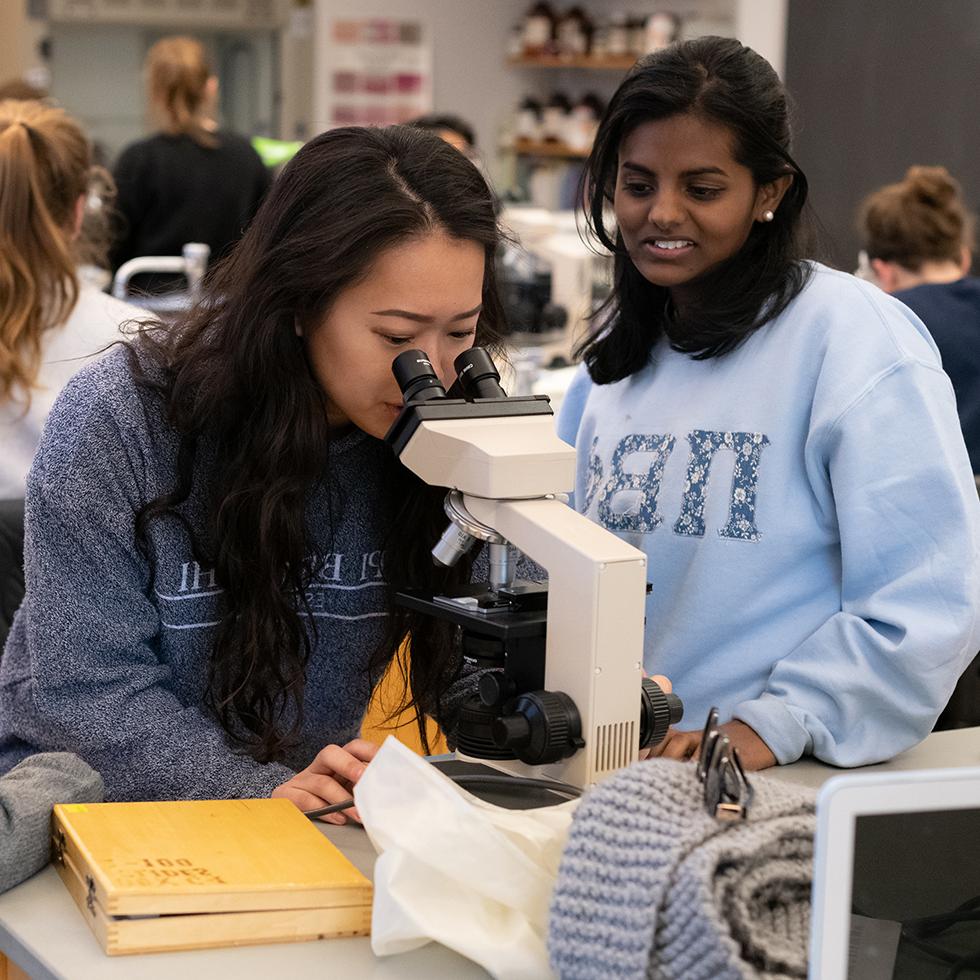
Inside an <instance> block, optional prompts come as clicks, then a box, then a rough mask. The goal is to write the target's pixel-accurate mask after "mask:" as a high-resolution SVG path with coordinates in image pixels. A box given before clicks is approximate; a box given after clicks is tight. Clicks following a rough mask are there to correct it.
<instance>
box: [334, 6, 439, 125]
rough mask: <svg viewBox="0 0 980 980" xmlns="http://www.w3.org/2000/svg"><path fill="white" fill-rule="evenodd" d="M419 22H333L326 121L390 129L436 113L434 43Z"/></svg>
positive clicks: (366, 20)
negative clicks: (430, 112)
mask: <svg viewBox="0 0 980 980" xmlns="http://www.w3.org/2000/svg"><path fill="white" fill-rule="evenodd" d="M428 34H429V32H428V28H427V25H425V24H423V23H422V22H420V21H417V20H401V19H394V18H381V17H371V18H363V19H354V18H349V17H343V18H341V17H337V18H331V20H330V22H329V30H328V32H327V37H326V38H325V39H324V42H325V47H324V51H323V59H324V64H325V65H326V83H327V84H326V88H327V91H326V93H321V94H325V96H326V99H325V109H326V113H325V115H326V119H325V122H326V124H327V125H328V126H331V127H332V126H388V125H391V124H392V123H403V122H407V121H408V120H409V119H413V118H414V117H415V116H418V115H421V114H422V113H424V112H429V111H430V110H431V109H432V44H431V40H430V38H429V36H428Z"/></svg>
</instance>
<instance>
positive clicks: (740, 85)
mask: <svg viewBox="0 0 980 980" xmlns="http://www.w3.org/2000/svg"><path fill="white" fill-rule="evenodd" d="M682 113H694V114H696V115H699V116H701V117H703V118H704V119H706V120H709V121H711V122H714V123H720V124H721V125H723V126H726V127H727V128H728V129H729V130H731V132H732V133H733V135H734V156H735V159H736V160H737V161H738V162H739V163H740V164H742V165H743V166H745V167H747V168H748V169H749V170H751V171H752V176H753V177H754V178H755V181H756V184H757V185H762V184H767V183H769V182H771V181H773V180H775V179H776V178H777V177H780V176H782V175H784V174H792V175H793V182H792V184H791V185H790V187H789V189H788V190H787V192H786V194H785V196H784V197H783V199H782V202H781V203H780V205H779V207H778V208H777V209H776V211H775V218H774V220H773V221H772V222H769V223H766V224H759V223H756V224H754V225H753V227H752V230H751V232H750V233H749V237H748V240H747V241H746V243H745V245H744V246H743V247H742V249H741V250H740V251H739V252H738V253H737V254H736V255H734V256H733V257H732V258H731V259H729V260H728V261H726V262H724V263H722V264H721V265H720V266H718V267H716V268H714V269H711V270H710V271H709V272H707V273H705V275H704V276H702V277H701V279H700V280H699V282H698V286H699V289H698V298H697V299H696V301H694V302H692V303H685V306H684V308H683V310H674V311H671V310H670V309H669V303H668V298H669V297H668V290H667V289H666V287H663V286H655V285H653V284H652V283H650V282H649V281H647V280H646V279H645V278H644V277H643V276H642V275H641V274H640V273H639V271H638V270H637V268H636V266H635V265H634V264H633V262H632V260H631V259H630V257H629V255H628V254H627V251H626V247H625V245H624V244H623V239H622V235H621V234H620V233H619V231H618V230H614V231H610V230H609V229H607V228H606V225H605V220H604V214H603V212H604V210H606V209H608V207H609V205H610V203H611V202H612V200H613V193H614V190H615V187H616V174H617V169H618V164H619V149H620V146H621V145H622V142H623V140H624V139H625V138H626V137H627V136H628V135H629V134H630V133H631V132H632V131H633V130H634V129H635V128H636V127H637V126H639V125H641V124H642V123H645V122H649V121H651V120H654V119H666V118H668V117H670V116H677V115H680V114H682ZM584 191H585V196H586V199H587V200H586V222H587V225H588V230H589V233H590V235H591V236H592V237H593V238H594V239H595V240H597V241H598V242H599V243H600V244H601V245H602V246H603V247H605V248H606V249H608V250H609V251H611V252H612V253H613V256H614V259H613V291H612V293H611V295H610V297H609V299H608V300H607V301H606V303H605V304H604V305H603V307H602V308H601V309H600V310H599V311H598V313H597V317H596V319H597V326H598V329H597V330H596V331H595V332H594V333H593V334H592V335H591V336H590V337H589V338H587V339H586V341H585V342H584V343H583V344H582V345H581V348H580V350H579V354H580V355H581V356H582V357H583V358H584V360H585V363H586V364H587V366H588V368H589V373H590V375H591V376H592V379H593V381H595V382H596V384H610V383H611V382H614V381H620V380H622V379H623V378H626V377H628V376H629V375H631V374H633V373H634V372H636V371H639V370H640V369H641V368H643V367H644V366H645V365H646V363H647V361H648V359H649V356H650V351H651V349H652V348H653V345H654V344H655V343H656V342H657V340H659V338H660V337H661V336H663V335H666V336H667V338H668V339H669V341H670V344H671V346H672V347H673V348H674V349H675V350H679V351H684V352H686V353H689V354H691V356H692V357H694V358H708V357H716V356H718V355H720V354H725V353H727V352H728V351H731V350H733V349H734V348H735V347H737V346H738V345H739V344H740V343H741V342H742V341H743V340H744V339H745V338H746V337H747V336H748V335H749V334H750V333H751V332H752V331H753V330H757V329H758V328H759V327H761V326H762V325H763V324H765V323H767V322H768V321H769V320H771V319H772V318H773V317H775V316H778V315H779V314H780V313H781V312H782V311H783V310H784V309H785V308H786V307H787V306H788V305H789V303H790V301H791V300H792V299H793V298H794V297H795V296H796V295H797V294H798V293H799V292H800V290H802V288H803V286H804V285H805V284H806V280H807V277H808V267H807V266H806V265H804V264H803V263H802V262H801V261H800V260H801V259H802V258H803V257H804V250H805V247H806V242H805V240H804V230H805V229H804V226H803V221H802V214H803V207H804V205H805V203H806V197H807V181H806V177H805V176H804V174H803V171H802V170H800V168H799V166H798V165H797V164H796V162H795V161H794V160H793V158H792V156H790V125H789V113H788V109H787V100H786V91H785V89H784V88H783V85H782V83H781V82H780V80H779V77H778V76H777V75H776V73H775V71H773V69H772V66H771V65H770V64H769V62H767V61H766V60H765V59H764V58H763V57H761V56H760V55H758V54H756V53H755V52H754V51H753V50H752V49H751V48H747V47H745V46H744V45H743V44H741V43H740V42H739V41H736V40H734V39H732V38H721V37H703V38H698V39H696V40H693V41H684V42H680V43H678V44H673V45H671V46H670V47H667V48H664V49H663V50H661V51H658V52H656V53H654V54H651V55H648V56H647V57H645V58H642V59H641V60H640V61H638V62H637V63H636V65H635V66H634V67H633V69H632V70H631V71H630V73H629V74H628V75H627V77H626V78H625V79H624V81H623V82H622V84H621V85H620V86H619V88H618V89H617V90H616V94H615V95H614V96H613V98H612V101H611V102H610V103H609V108H608V109H607V110H606V114H605V116H604V117H603V119H602V122H601V123H600V125H599V132H598V134H597V136H596V140H595V144H594V145H593V147H592V153H591V155H590V157H589V160H588V163H587V165H586V170H585V174H584Z"/></svg>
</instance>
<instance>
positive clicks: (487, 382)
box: [453, 347, 507, 399]
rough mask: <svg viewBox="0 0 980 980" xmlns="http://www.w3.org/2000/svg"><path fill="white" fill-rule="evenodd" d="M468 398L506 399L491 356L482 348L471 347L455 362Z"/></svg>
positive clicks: (454, 365)
mask: <svg viewBox="0 0 980 980" xmlns="http://www.w3.org/2000/svg"><path fill="white" fill-rule="evenodd" d="M453 367H455V368H456V373H457V374H458V375H459V383H460V384H461V385H462V386H463V391H464V392H465V393H466V397H467V398H470V399H473V398H506V397H507V393H506V392H505V391H504V389H503V388H501V387H500V375H499V374H498V373H497V369H496V367H495V366H494V363H493V361H492V360H491V359H490V355H489V354H488V353H487V352H486V351H485V350H484V349H483V348H482V347H471V348H470V349H469V350H466V351H463V353H462V354H460V355H459V357H457V358H456V360H455V361H453Z"/></svg>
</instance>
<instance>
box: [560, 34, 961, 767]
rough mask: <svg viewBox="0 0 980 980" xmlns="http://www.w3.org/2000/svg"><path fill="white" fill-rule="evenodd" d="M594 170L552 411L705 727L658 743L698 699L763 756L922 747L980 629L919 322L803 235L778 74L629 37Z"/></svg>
mask: <svg viewBox="0 0 980 980" xmlns="http://www.w3.org/2000/svg"><path fill="white" fill-rule="evenodd" d="M585 190H586V194H585V199H586V214H587V220H588V223H589V227H590V228H591V231H592V233H593V234H594V236H595V238H596V239H597V240H598V242H599V243H600V244H601V245H602V246H603V247H605V248H606V249H608V250H609V251H610V252H612V254H613V256H614V284H613V290H612V293H611V295H610V298H609V301H608V302H607V304H606V305H605V307H604V308H603V309H602V310H601V311H600V313H599V315H598V318H597V322H596V328H595V330H594V332H593V333H592V334H591V336H590V337H589V338H587V340H586V342H585V344H584V349H583V351H582V353H583V356H584V362H585V363H584V365H583V367H582V369H581V371H580V372H579V374H578V375H577V376H576V378H575V380H574V381H573V383H572V385H571V388H570V390H569V391H568V393H567V395H566V397H565V401H564V402H563V404H562V408H561V412H560V416H559V421H558V426H559V432H560V434H561V435H562V436H563V438H565V439H566V441H568V442H570V443H572V444H574V445H575V447H576V449H577V451H578V474H577V479H576V485H575V506H576V507H577V508H578V509H579V510H580V511H582V512H583V513H585V514H587V515H589V516H590V517H592V518H593V519H594V520H596V521H598V522H599V523H600V524H602V525H603V526H605V527H606V528H608V529H609V530H611V531H613V532H615V533H616V534H618V535H619V536H621V537H622V538H623V539H624V540H626V541H628V542H630V543H631V544H634V545H635V546H636V547H638V548H641V549H642V550H643V551H644V552H646V555H647V559H648V567H649V578H650V581H651V585H652V591H651V594H650V596H649V598H648V600H647V627H646V645H645V650H644V661H645V664H644V665H645V669H646V670H647V671H648V672H649V673H661V674H666V675H667V676H668V677H670V679H671V680H672V682H673V685H674V690H675V691H676V692H677V694H678V695H679V696H680V697H681V698H682V699H683V701H684V704H685V719H684V720H685V723H686V725H685V727H687V726H688V725H689V727H690V729H695V730H685V731H674V732H671V733H670V734H669V735H668V738H667V739H666V740H665V741H664V742H663V743H661V744H660V745H658V746H657V747H656V748H655V749H654V754H655V755H660V756H665V757H668V758H676V759H689V758H691V757H693V756H694V755H696V753H697V750H698V747H699V744H700V740H701V725H702V724H703V722H704V719H705V717H706V715H707V713H708V710H709V708H710V707H711V706H712V705H716V706H717V707H718V708H719V709H720V716H721V719H722V722H723V725H722V728H723V730H724V731H725V732H726V733H727V734H728V735H729V736H730V738H731V740H732V742H733V743H734V745H735V746H736V748H737V749H738V750H739V752H740V753H741V755H742V758H743V761H744V762H745V764H746V765H747V766H748V767H750V768H753V769H760V768H763V767H765V766H771V765H773V764H776V763H780V764H784V763H791V762H794V761H795V760H796V759H798V758H800V757H801V756H803V755H813V756H816V757H817V758H819V759H821V760H823V761H825V762H829V763H832V764H834V765H840V766H857V765H863V764H866V763H873V762H880V761H882V760H883V759H887V758H890V757H892V756H894V755H895V754H897V753H898V752H901V751H902V750H903V749H906V748H908V747H909V746H911V745H914V744H915V743H916V742H918V741H920V740H921V739H922V738H924V737H925V736H926V735H927V734H928V733H929V731H930V730H931V729H932V726H933V724H934V723H935V721H936V718H937V716H938V715H939V713H940V712H941V711H942V709H943V707H944V706H945V705H946V703H947V701H948V699H949V697H950V694H951V692H952V691H953V688H954V686H955V684H956V681H957V678H958V677H959V676H960V674H961V673H962V671H963V669H964V668H965V667H966V665H967V663H968V662H969V660H970V658H971V657H972V656H973V655H974V654H975V653H976V650H977V647H978V646H980V619H978V617H977V596H978V595H980V501H978V499H977V493H976V488H975V486H974V483H973V477H972V474H971V472H970V464H969V459H968V457H967V453H966V450H965V448H964V445H963V438H962V436H961V435H960V432H959V428H958V426H957V423H956V406H955V402H954V398H953V391H952V388H951V386H950V383H949V379H948V378H947V377H946V375H945V374H943V372H942V369H941V367H940V363H939V357H938V355H937V352H936V348H935V345H934V344H933V342H932V340H931V339H930V337H929V335H928V333H927V332H926V330H925V328H924V327H923V326H922V323H921V322H920V321H919V320H918V318H917V317H915V315H914V314H912V313H911V312H910V311H909V309H908V308H907V307H906V306H904V305H902V304H901V303H899V302H897V301H895V300H894V299H892V298H891V297H889V296H886V295H885V294H884V293H882V292H881V290H879V289H877V288H875V287H874V286H872V285H870V284H869V283H866V282H861V281H860V280H858V279H857V278H855V277H854V276H850V275H845V274H843V273H840V272H836V271H834V270H832V269H829V268H827V267H825V266H823V265H821V264H819V263H817V262H814V261H811V260H810V259H809V258H808V250H807V246H806V239H805V236H804V234H803V232H804V230H805V225H804V206H805V204H806V199H807V181H806V177H805V176H804V174H803V171H802V170H801V168H800V167H799V165H798V164H797V163H796V161H795V160H794V159H793V156H792V153H791V130H790V125H789V113H788V108H787V94H786V92H785V90H784V88H783V85H782V83H781V82H780V80H779V77H778V76H777V74H776V72H775V71H774V70H773V68H772V66H771V65H769V64H768V62H766V61H765V59H764V58H762V57H760V56H759V55H758V54H756V53H755V52H754V51H752V50H751V49H749V48H746V47H744V46H743V45H742V44H741V43H739V42H738V41H737V40H734V39H731V38H718V37H703V38H698V39H696V40H691V41H685V42H681V43H677V44H673V45H671V46H670V47H668V48H665V49H663V50H661V51H658V52H656V53H654V54H651V55H649V56H647V57H645V58H643V59H641V60H640V61H639V62H638V63H637V64H636V65H635V66H634V68H633V69H632V70H631V71H630V72H629V74H628V75H627V76H626V78H625V79H624V81H623V82H622V83H621V84H620V86H619V89H618V90H617V91H616V93H615V95H614V96H613V98H612V101H611V102H610V104H609V107H608V109H607V111H606V113H605V116H604V117H603V119H602V121H601V123H600V125H599V130H598V134H597V136H596V140H595V143H594V146H593V149H592V153H591V156H590V158H589V160H588V163H587V168H586V188H585ZM610 211H611V212H612V214H613V215H614V217H615V224H613V223H612V222H611V221H610V220H609V214H610Z"/></svg>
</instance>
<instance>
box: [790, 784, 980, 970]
mask: <svg viewBox="0 0 980 980" xmlns="http://www.w3.org/2000/svg"><path fill="white" fill-rule="evenodd" d="M970 808H977V809H980V768H977V767H968V768H962V769H912V770H906V771H895V770H893V771H891V772H876V773H859V772H858V773H850V774H847V775H842V776H834V777H833V778H832V779H830V780H828V781H827V782H826V783H824V785H823V787H822V789H821V790H820V792H819V793H818V795H817V833H816V840H815V847H814V856H813V889H812V902H811V909H812V911H811V919H810V965H809V973H808V976H809V978H810V980H846V977H847V961H848V939H849V937H850V931H851V925H850V919H851V915H850V913H851V904H850V901H851V885H852V873H853V870H854V828H855V825H856V821H857V818H858V817H861V816H866V815H872V814H882V813H922V812H928V811H930V810H965V809H970Z"/></svg>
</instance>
